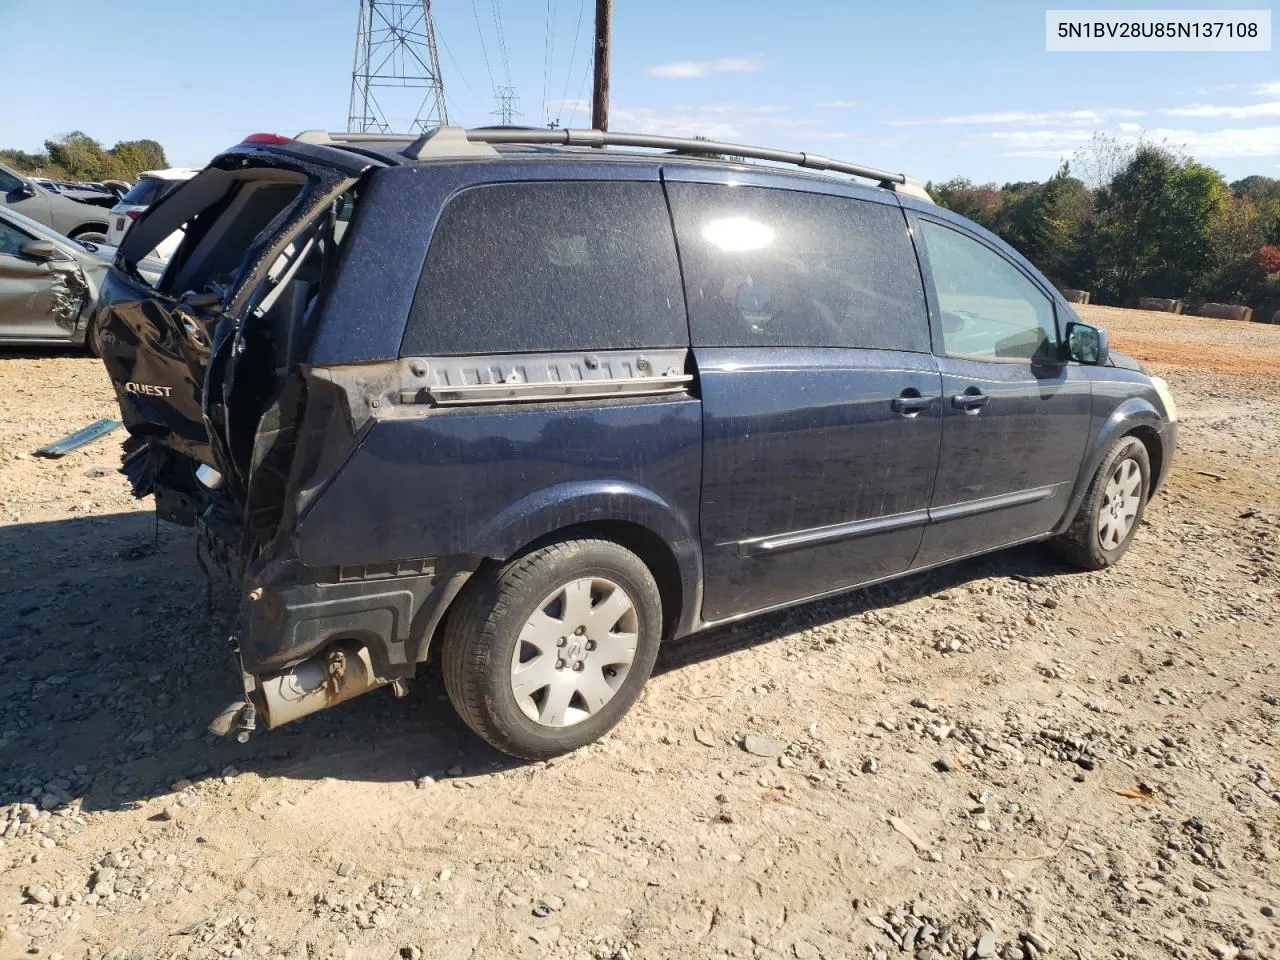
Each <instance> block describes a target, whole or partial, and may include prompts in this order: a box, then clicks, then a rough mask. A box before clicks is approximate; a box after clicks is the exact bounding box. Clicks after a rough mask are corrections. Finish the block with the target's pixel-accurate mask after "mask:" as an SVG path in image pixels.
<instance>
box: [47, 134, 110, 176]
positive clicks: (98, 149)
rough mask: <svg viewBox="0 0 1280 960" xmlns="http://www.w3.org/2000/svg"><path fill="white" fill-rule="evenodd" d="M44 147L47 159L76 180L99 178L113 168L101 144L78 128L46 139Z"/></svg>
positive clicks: (106, 174)
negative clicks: (59, 136) (61, 135)
mask: <svg viewBox="0 0 1280 960" xmlns="http://www.w3.org/2000/svg"><path fill="white" fill-rule="evenodd" d="M44 148H45V150H47V151H48V153H49V159H50V160H51V161H52V162H53V163H55V164H57V165H58V166H60V167H62V169H63V170H65V171H67V175H68V176H70V177H72V178H74V179H76V180H101V179H102V178H103V177H105V176H109V175H110V172H111V171H112V170H113V168H114V165H113V163H112V161H111V159H110V158H109V157H108V156H107V155H106V154H105V153H104V152H103V149H102V144H100V143H98V141H97V140H95V139H93V137H91V136H89V135H88V134H87V133H83V132H82V131H80V130H72V131H71V132H70V133H68V134H66V135H65V136H63V137H62V138H61V139H59V140H46V141H45V142H44Z"/></svg>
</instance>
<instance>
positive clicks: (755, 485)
mask: <svg viewBox="0 0 1280 960" xmlns="http://www.w3.org/2000/svg"><path fill="white" fill-rule="evenodd" d="M696 355H697V359H698V374H699V382H700V384H701V387H702V406H703V416H704V421H705V428H704V437H705V439H704V444H705V446H704V464H703V483H702V490H703V493H702V540H703V552H704V557H705V564H706V592H705V595H704V598H703V616H704V617H705V618H706V619H708V620H716V619H720V618H723V617H728V616H732V615H734V614H737V613H741V612H743V611H745V610H750V609H754V608H759V607H765V606H771V605H773V604H777V603H783V602H786V601H788V600H795V599H797V598H800V597H806V596H812V595H816V594H820V593H825V592H828V591H830V590H833V589H835V588H837V587H840V586H845V585H848V584H849V583H857V582H862V581H866V580H874V579H880V578H883V577H886V576H890V575H892V574H895V573H901V572H903V571H904V570H906V569H907V567H908V566H910V564H911V559H912V557H914V556H915V553H916V548H917V547H918V546H919V545H920V536H921V532H922V529H923V525H922V524H921V523H910V524H906V525H904V526H901V527H895V528H893V529H888V530H880V531H873V532H869V533H865V534H862V535H850V536H847V537H842V538H838V539H836V538H831V537H822V536H821V535H818V537H817V538H816V539H818V540H824V539H825V540H827V541H828V542H819V543H818V544H817V545H816V546H812V547H807V548H798V549H790V550H782V551H780V552H777V553H776V554H774V555H759V554H755V555H748V556H743V554H744V553H747V554H751V553H752V552H753V551H751V550H743V549H741V547H740V545H741V544H742V542H743V541H748V540H753V539H758V538H762V537H773V536H778V535H781V534H788V533H794V532H797V531H814V529H815V528H823V527H829V526H832V525H843V524H850V523H856V522H858V521H872V520H878V519H881V518H886V517H892V516H895V515H899V514H906V513H910V512H912V511H923V510H924V509H925V508H926V507H927V506H928V505H929V493H930V491H931V490H932V489H933V477H934V472H935V470H936V468H937V464H938V445H939V442H940V439H941V434H942V431H941V426H942V416H941V403H940V399H941V395H942V386H941V377H940V376H939V374H938V369H937V364H936V361H935V360H934V358H933V357H932V356H930V355H929V354H919V353H906V352H897V351H878V350H840V349H798V348H773V349H767V348H751V349H745V348H727V347H720V348H714V349H708V348H700V349H698V350H697V351H696ZM904 392H914V393H915V394H917V395H919V396H922V397H926V398H927V397H932V398H934V403H933V404H932V405H931V406H930V407H929V408H928V409H926V410H924V411H922V412H920V413H918V414H915V415H914V416H904V415H903V414H901V413H897V412H895V411H894V410H893V409H892V401H893V399H894V398H895V397H898V396H900V395H901V394H903V393H904ZM850 533H851V534H853V533H855V531H850Z"/></svg>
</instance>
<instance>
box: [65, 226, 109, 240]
mask: <svg viewBox="0 0 1280 960" xmlns="http://www.w3.org/2000/svg"><path fill="white" fill-rule="evenodd" d="M107 230H108V225H107V224H106V223H82V224H80V226H78V227H76V228H75V230H73V231H72V232H71V233H70V234H68V236H70V237H71V238H72V239H73V240H74V239H75V238H76V237H78V236H80V234H82V233H106V232H107Z"/></svg>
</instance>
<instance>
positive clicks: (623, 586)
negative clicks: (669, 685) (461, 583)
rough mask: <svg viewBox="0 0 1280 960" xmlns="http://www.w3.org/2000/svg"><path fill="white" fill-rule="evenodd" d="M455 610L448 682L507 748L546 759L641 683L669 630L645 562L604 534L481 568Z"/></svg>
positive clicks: (595, 727)
mask: <svg viewBox="0 0 1280 960" xmlns="http://www.w3.org/2000/svg"><path fill="white" fill-rule="evenodd" d="M458 602H459V606H458V607H457V608H456V609H454V610H453V611H451V612H450V614H449V619H448V623H447V625H446V627H445V634H444V656H443V672H444V682H445V688H446V689H447V690H448V691H449V699H450V700H452V701H453V705H454V708H455V709H456V710H457V711H458V713H459V714H460V715H461V716H462V719H463V720H465V721H466V723H467V725H468V726H469V727H471V729H472V730H474V731H475V732H476V733H478V734H479V735H480V736H481V737H483V738H484V739H485V740H487V741H488V742H489V743H491V744H492V745H493V746H495V747H497V748H498V749H499V750H501V751H503V752H504V753H509V754H511V755H512V756H516V757H523V758H525V759H528V760H544V759H547V758H549V757H555V756H559V755H560V754H563V753H568V752H569V751H571V750H576V749H577V748H578V747H581V746H584V745H585V744H588V743H591V742H592V741H593V740H597V739H599V738H600V737H601V736H603V735H604V734H605V733H606V732H607V731H608V730H609V729H610V728H612V727H613V726H614V724H616V723H617V722H618V721H619V720H620V719H621V718H622V716H623V714H625V713H626V712H627V710H629V709H630V708H631V705H632V704H633V703H635V701H636V699H637V698H638V697H639V696H640V692H641V690H642V689H643V688H644V684H645V681H646V680H648V678H649V674H650V672H651V671H652V670H653V664H654V661H655V660H656V659H657V656H658V644H659V641H660V639H661V636H662V598H661V596H660V595H659V593H658V586H657V584H656V583H655V582H654V579H653V575H652V574H651V573H650V572H649V569H648V567H646V566H645V565H644V563H643V562H642V561H641V560H640V558H639V557H637V556H636V555H635V554H633V553H631V552H630V551H629V550H626V549H624V548H623V547H621V546H619V545H618V544H616V543H612V542H611V541H608V540H567V541H563V542H560V543H553V544H549V545H548V546H545V547H541V548H539V549H537V550H534V551H532V552H530V553H527V554H525V555H524V556H521V557H518V558H516V559H515V560H512V561H510V562H508V563H506V564H504V565H503V566H502V567H500V568H499V569H498V570H497V571H495V572H493V573H489V574H479V575H478V579H476V580H473V581H472V582H471V583H470V584H468V585H467V588H466V589H465V590H464V592H463V595H462V596H461V597H459V600H458Z"/></svg>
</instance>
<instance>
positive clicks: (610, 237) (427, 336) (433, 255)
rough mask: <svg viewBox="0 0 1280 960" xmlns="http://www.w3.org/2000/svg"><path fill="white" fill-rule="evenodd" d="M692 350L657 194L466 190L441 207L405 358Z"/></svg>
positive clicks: (647, 188) (595, 186) (579, 187)
mask: <svg viewBox="0 0 1280 960" xmlns="http://www.w3.org/2000/svg"><path fill="white" fill-rule="evenodd" d="M688 343H689V332H688V326H687V324H686V322H685V316H684V305H683V303H682V297H681V295H680V270H679V265H678V262H677V260H676V248H675V241H674V239H673V238H672V236H671V219H670V215H669V214H668V213H667V205H666V202H665V200H664V199H663V196H662V186H661V185H660V184H657V183H625V182H543V183H510V184H494V185H492V186H480V187H472V188H470V189H468V190H464V191H463V192H461V193H459V194H458V195H457V196H455V197H454V198H453V199H452V200H450V201H449V202H448V203H447V204H446V205H445V208H444V211H443V213H442V214H441V216H440V220H439V223H438V224H437V225H436V228H435V233H434V234H433V236H432V238H431V246H430V248H429V249H428V251H427V262H426V265H425V266H424V268H423V271H422V278H421V280H420V282H419V284H418V292H417V295H416V296H415V298H414V302H413V307H412V308H411V310H410V313H409V324H408V327H407V329H406V331H405V337H404V342H403V343H402V344H401V353H402V354H404V355H406V356H432V355H444V356H456V355H459V354H468V353H471V354H477V353H528V352H535V351H559V350H609V349H614V350H622V349H632V348H637V347H676V346H687V345H688Z"/></svg>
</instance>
